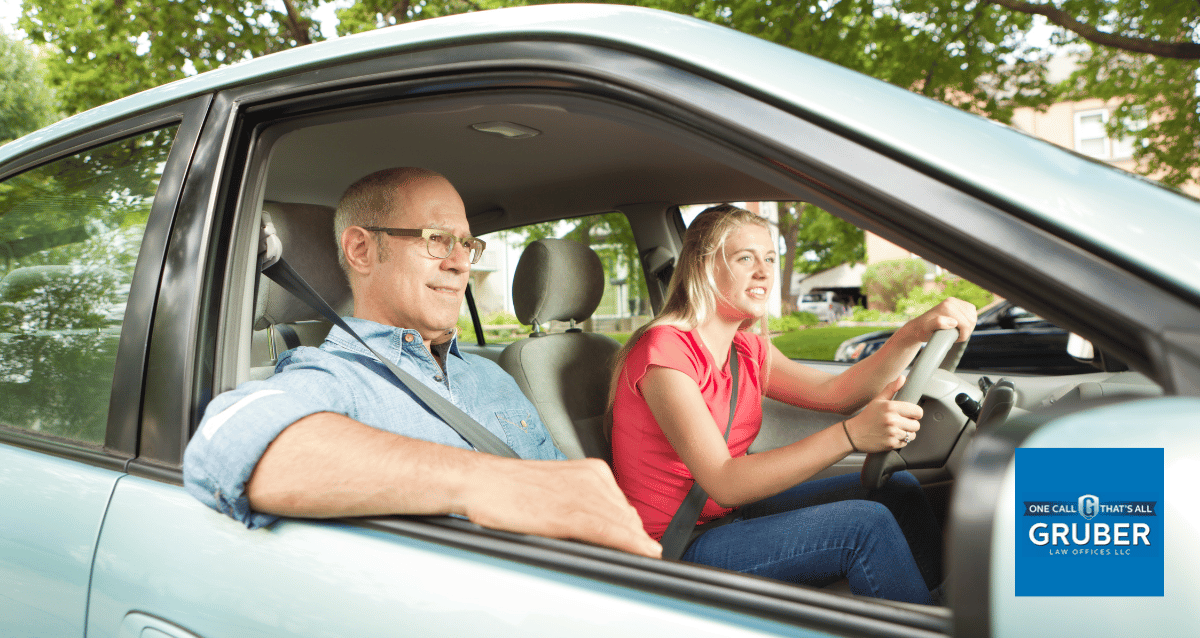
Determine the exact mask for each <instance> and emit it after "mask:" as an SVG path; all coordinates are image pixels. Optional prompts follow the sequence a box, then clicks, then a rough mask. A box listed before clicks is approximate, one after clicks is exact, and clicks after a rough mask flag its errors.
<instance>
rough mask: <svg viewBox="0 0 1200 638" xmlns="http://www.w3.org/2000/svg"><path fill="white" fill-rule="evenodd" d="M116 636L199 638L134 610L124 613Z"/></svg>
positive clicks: (130, 637) (135, 637)
mask: <svg viewBox="0 0 1200 638" xmlns="http://www.w3.org/2000/svg"><path fill="white" fill-rule="evenodd" d="M117 636H118V638H200V636H198V635H196V634H194V633H192V632H190V631H188V630H186V629H184V628H182V627H179V626H178V625H175V624H173V623H169V622H167V621H165V620H163V619H161V618H155V617H154V616H151V615H149V614H144V613H142V612H138V611H134V612H130V613H128V614H125V619H124V620H122V621H121V627H120V629H119V630H118V631H117Z"/></svg>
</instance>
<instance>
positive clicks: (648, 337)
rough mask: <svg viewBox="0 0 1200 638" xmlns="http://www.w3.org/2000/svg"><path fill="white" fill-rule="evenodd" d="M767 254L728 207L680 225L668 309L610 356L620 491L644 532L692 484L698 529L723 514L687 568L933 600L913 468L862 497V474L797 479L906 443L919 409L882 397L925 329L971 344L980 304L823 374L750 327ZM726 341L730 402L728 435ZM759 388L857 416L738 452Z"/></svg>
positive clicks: (931, 542)
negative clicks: (948, 332) (704, 497)
mask: <svg viewBox="0 0 1200 638" xmlns="http://www.w3.org/2000/svg"><path fill="white" fill-rule="evenodd" d="M774 247H775V242H774V240H773V239H772V236H771V232H770V227H769V226H768V224H767V222H766V220H764V219H762V218H760V217H758V216H757V215H754V214H753V213H750V212H748V211H745V210H742V209H740V208H736V207H733V206H729V205H723V206H716V207H713V208H709V209H708V210H705V211H704V212H703V213H701V214H700V215H699V216H698V217H696V219H695V221H693V223H692V225H691V227H690V228H688V231H687V233H686V235H685V237H684V245H683V252H682V256H681V258H680V262H679V266H678V268H677V269H676V271H675V274H674V276H673V277H672V280H671V285H670V288H669V290H668V292H667V301H666V304H665V307H664V309H663V312H662V313H661V314H659V315H658V316H657V317H656V318H655V319H654V320H653V321H651V322H650V323H649V324H647V325H646V326H645V327H643V328H642V329H640V330H639V331H637V332H636V333H634V335H633V336H632V337H631V338H630V340H629V342H628V343H627V344H626V345H625V347H624V348H622V350H621V351H620V352H619V353H618V355H617V362H616V363H617V365H616V371H615V373H614V378H613V385H612V389H611V392H610V394H609V397H610V402H611V403H612V405H613V430H612V444H613V466H614V470H615V473H616V477H617V482H618V484H619V485H620V486H621V488H622V489H623V490H624V491H625V495H626V496H627V497H628V498H629V500H630V502H631V503H632V504H633V505H634V507H635V508H637V510H638V513H639V514H640V515H641V517H642V522H643V524H644V525H645V527H646V531H647V532H648V533H649V534H650V535H651V536H653V537H655V538H661V536H662V534H663V532H664V531H665V530H666V528H667V524H668V523H669V522H670V520H671V517H672V516H674V515H675V512H676V511H677V510H678V509H679V506H680V504H681V502H682V501H683V499H684V496H685V495H686V494H687V492H688V490H689V489H690V488H691V485H692V483H693V481H695V482H698V483H699V485H700V486H701V487H702V488H704V490H705V491H706V492H707V493H708V495H709V500H708V501H707V503H706V504H705V506H704V508H703V510H702V511H701V513H700V516H699V520H698V521H697V522H698V523H700V524H704V523H708V522H710V521H715V520H717V519H725V520H728V519H732V522H729V523H727V524H722V525H719V526H717V525H713V526H710V527H711V529H708V530H707V531H704V533H702V534H701V535H700V536H699V537H698V538H696V540H695V541H694V542H692V543H691V545H690V546H689V547H688V549H687V550H686V552H685V553H684V555H683V560H685V561H690V562H696V563H702V564H706V565H713V566H717V567H723V568H726V569H731V570H735V571H740V572H746V573H752V574H758V575H761V576H768V577H772V578H777V579H780V580H785V581H790V582H795V583H804V584H808V585H813V586H818V587H820V586H823V585H827V584H829V583H832V582H835V581H837V580H840V579H842V578H848V579H849V582H850V589H851V591H852V592H854V593H855V594H859V595H864V596H873V597H881V598H888V599H892V600H899V601H905V602H914V603H929V602H930V601H931V598H930V590H931V589H934V588H936V587H937V586H938V584H939V583H940V581H941V534H940V531H939V529H938V525H937V522H936V520H935V519H934V517H933V515H932V513H931V511H930V509H929V505H928V502H927V501H926V500H925V497H924V494H923V492H922V491H921V488H920V485H919V484H918V483H917V481H916V479H915V478H913V476H912V475H911V474H908V473H906V472H901V473H897V474H895V475H893V477H892V478H891V480H890V481H889V482H888V483H887V484H886V485H885V486H884V487H883V488H881V489H879V490H874V491H872V492H867V491H866V490H864V489H863V488H862V487H861V485H860V481H859V477H858V474H851V475H844V476H840V477H836V478H830V479H824V480H819V481H813V482H810V483H804V481H805V480H807V479H808V478H810V477H812V476H813V475H814V474H816V473H817V472H819V471H821V470H823V469H825V468H827V467H829V466H831V465H833V464H834V463H836V462H837V461H839V460H840V459H842V458H844V457H845V456H846V455H848V454H850V453H851V452H854V451H860V452H881V451H885V450H891V449H896V448H900V447H903V446H904V445H906V444H907V443H909V442H911V441H912V440H913V439H914V438H915V437H916V436H917V430H918V428H919V421H918V419H919V418H920V417H921V408H919V407H917V406H915V405H912V404H909V403H900V402H895V401H891V397H892V395H893V394H894V393H895V392H896V390H897V389H898V388H899V387H900V386H901V385H902V384H903V383H904V379H903V377H902V376H901V372H902V371H903V370H904V369H905V368H906V367H907V366H908V365H909V364H910V363H911V362H912V360H913V358H914V357H915V356H916V354H917V352H918V351H919V350H920V346H921V343H922V342H924V341H927V340H928V339H929V337H930V335H931V334H932V333H933V332H934V331H935V330H938V329H942V328H957V329H958V331H959V340H960V341H961V340H965V339H967V337H968V336H969V335H970V333H971V330H972V329H973V328H974V326H975V308H974V306H972V305H971V304H968V303H965V302H962V301H959V300H957V299H950V300H947V301H946V302H943V303H942V304H940V305H939V306H937V307H936V308H934V309H933V310H931V311H929V312H927V313H925V314H924V315H922V316H920V317H918V318H916V319H914V320H912V321H910V322H909V323H908V324H906V325H905V326H903V327H902V328H900V329H899V330H897V331H896V333H895V334H894V335H893V336H892V337H891V338H890V339H888V341H887V343H886V344H885V345H884V346H883V347H882V348H881V349H880V350H879V351H878V352H876V353H875V354H873V355H872V356H870V357H868V358H867V359H864V360H863V361H860V362H859V363H857V364H855V365H854V366H852V367H851V368H849V369H847V370H846V371H845V372H843V373H842V374H840V375H837V376H833V375H829V374H826V373H823V372H820V371H818V370H814V369H812V368H809V367H807V366H805V365H802V364H800V363H797V362H795V361H792V360H790V359H788V358H787V357H786V356H784V355H783V354H782V353H781V352H779V350H778V349H776V348H775V346H774V345H772V344H771V342H770V341H769V340H768V339H767V338H766V337H764V336H762V335H760V334H754V333H752V332H750V331H748V330H747V328H749V327H750V326H751V325H753V324H754V323H756V322H757V323H760V324H761V323H762V321H763V319H764V317H765V316H766V312H767V300H768V297H769V293H770V291H771V287H772V286H773V285H774V279H775V272H776V270H777V268H776V265H775V261H776V253H775V248H774ZM731 344H732V347H733V348H734V349H735V350H736V351H737V357H738V368H739V374H738V375H737V377H738V394H737V404H736V414H735V416H734V418H733V420H732V426H731V428H730V432H729V436H728V441H726V439H725V437H724V433H725V430H726V427H727V425H729V422H730V417H729V402H730V397H731V394H732V383H733V381H732V375H731V373H730V368H729V361H728V360H729V354H730V346H731ZM764 395H765V396H768V397H771V398H774V399H778V400H780V401H783V402H786V403H790V404H792V405H797V406H800V407H803V408H809V409H815V410H824V411H830V412H837V413H841V414H855V413H856V412H857V413H856V414H855V416H852V417H849V418H846V419H844V420H842V421H839V422H838V423H837V424H835V425H832V426H830V427H828V428H826V429H824V430H821V431H819V432H817V433H815V434H813V435H811V436H809V437H807V438H805V439H803V440H801V441H798V442H796V443H793V444H791V445H788V446H786V447H782V448H779V449H775V450H771V451H769V452H763V453H760V454H754V455H747V454H746V450H747V449H748V448H749V447H750V444H751V443H752V442H753V441H754V437H755V436H756V435H757V434H758V430H759V427H760V426H761V423H762V397H763V396H764ZM701 529H703V528H701Z"/></svg>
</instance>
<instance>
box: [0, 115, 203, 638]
mask: <svg viewBox="0 0 1200 638" xmlns="http://www.w3.org/2000/svg"><path fill="white" fill-rule="evenodd" d="M200 102H203V100H201V101H200ZM202 110H203V105H202V103H196V102H193V103H189V104H184V105H178V106H174V107H168V108H165V109H159V110H157V111H154V112H151V113H143V114H140V115H138V116H136V117H132V118H130V119H128V120H124V121H119V122H117V123H113V124H109V125H107V126H99V127H96V126H93V127H92V128H91V130H88V129H87V128H86V127H85V128H84V129H83V131H82V132H78V133H76V134H74V135H69V136H64V137H62V138H59V139H56V140H54V141H51V142H43V143H42V145H41V146H40V147H37V148H34V149H33V150H31V151H29V152H28V153H27V154H25V155H23V156H20V157H19V158H17V159H15V160H11V161H9V162H8V163H6V164H5V165H4V166H0V255H2V257H0V344H2V346H0V502H2V503H3V504H4V505H3V510H4V513H3V516H2V517H0V634H3V635H6V636H49V635H55V636H82V635H84V634H85V633H86V632H85V617H86V616H85V615H86V612H87V602H88V591H89V581H90V576H91V570H92V560H93V555H94V549H95V546H96V541H97V538H98V537H99V534H100V530H101V527H102V521H103V518H104V513H105V510H106V508H107V506H108V502H109V498H110V496H111V493H112V490H113V487H114V486H115V485H116V483H117V482H118V481H119V480H120V479H121V477H122V476H123V468H124V466H125V464H126V463H127V462H128V461H129V459H131V458H132V457H133V456H134V454H135V452H136V434H137V431H136V428H137V423H138V413H139V406H140V402H141V379H142V368H143V364H144V353H145V347H146V337H147V332H148V328H149V313H148V310H149V309H150V308H152V306H153V300H154V296H155V294H156V291H157V280H158V276H159V272H160V270H161V260H162V252H163V246H164V243H165V237H166V229H167V228H168V227H169V224H170V217H171V214H172V212H173V208H174V202H173V201H172V196H173V195H174V194H177V192H178V190H177V189H178V185H179V182H180V181H181V178H182V170H183V168H185V167H186V164H187V160H188V158H189V156H190V153H191V147H192V144H193V143H194V141H195V134H196V132H197V129H198V126H197V124H198V117H199V116H200V115H201V114H202ZM189 115H190V118H191V121H190V123H189V124H190V125H184V124H183V122H184V121H185V120H188V118H189ZM63 128H68V129H69V128H70V125H66V126H64V127H63ZM35 143H36V142H35Z"/></svg>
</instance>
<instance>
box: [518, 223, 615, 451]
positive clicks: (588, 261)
mask: <svg viewBox="0 0 1200 638" xmlns="http://www.w3.org/2000/svg"><path fill="white" fill-rule="evenodd" d="M603 294H604V267H603V265H601V263H600V258H599V257H598V256H597V255H596V253H595V252H594V251H592V249H591V248H588V247H587V246H584V245H582V244H579V243H576V242H573V241H569V240H565V239H540V240H538V241H535V242H533V243H531V244H530V245H529V246H528V247H527V248H526V249H525V252H524V253H523V254H522V255H521V259H520V261H518V262H517V269H516V271H515V272H514V274H513V309H514V310H515V311H516V315H517V319H518V320H520V322H521V323H523V324H526V325H531V326H533V333H532V334H531V335H529V337H528V338H526V339H523V340H521V341H517V342H515V343H513V344H511V345H509V346H508V347H507V348H505V349H504V351H503V352H502V353H501V354H500V366H501V367H503V368H504V370H505V371H507V372H508V373H509V374H510V375H512V376H513V378H514V379H516V381H517V385H518V386H520V388H521V390H522V391H523V392H524V393H525V396H527V397H529V400H530V401H532V402H533V404H534V405H535V406H536V407H537V410H538V413H539V414H540V415H541V417H542V422H543V423H545V425H546V428H547V429H548V430H549V431H550V435H551V436H552V437H553V438H554V443H555V444H556V445H557V446H558V449H560V450H562V451H563V453H564V454H566V455H567V458H571V459H580V458H584V457H593V458H601V459H604V460H605V461H606V462H609V463H611V462H612V451H611V446H610V445H609V442H608V437H607V436H605V433H604V421H605V418H606V415H607V412H608V384H609V377H610V374H611V363H612V358H613V355H614V354H616V352H617V350H619V349H620V347H621V344H619V343H617V342H616V341H615V340H613V339H612V338H611V337H609V336H607V335H603V334H597V333H592V332H583V331H582V330H580V329H579V328H578V327H576V326H575V323H576V322H580V321H584V320H586V319H587V318H588V317H591V316H592V313H594V312H595V311H596V307H597V306H598V305H600V298H601V297H602V296H603ZM550 321H569V322H571V327H570V328H569V329H568V330H567V331H566V332H564V333H555V334H548V333H546V332H543V331H542V330H541V324H543V323H546V322H550Z"/></svg>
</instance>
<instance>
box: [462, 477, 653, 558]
mask: <svg viewBox="0 0 1200 638" xmlns="http://www.w3.org/2000/svg"><path fill="white" fill-rule="evenodd" d="M487 461H488V462H486V463H481V464H479V468H478V470H477V474H476V475H475V476H469V477H466V479H467V480H466V481H465V483H464V485H463V486H462V494H461V499H460V501H459V502H456V503H455V504H454V507H453V509H454V510H455V511H458V512H460V513H462V514H463V515H465V516H466V517H467V518H469V519H470V520H471V521H472V522H474V523H478V524H480V525H483V526H484V527H491V528H494V529H501V530H507V531H512V532H519V533H523V534H536V535H538V536H548V537H550V538H566V539H572V540H579V541H583V542H586V543H591V544H593V545H602V546H605V547H612V548H615V549H620V550H623V551H626V552H629V553H632V554H641V555H642V556H649V557H651V558H660V557H661V556H662V546H661V545H659V544H658V543H657V542H655V541H654V539H652V538H650V536H649V535H647V534H646V532H645V530H644V529H643V528H642V520H641V518H640V517H639V516H638V513H637V510H635V509H634V508H633V506H632V505H630V504H629V501H627V500H626V499H625V494H624V493H622V492H621V489H620V488H619V487H617V482H616V480H615V479H614V478H613V474H612V470H611V469H609V467H608V465H606V464H605V463H604V462H603V461H601V460H599V459H582V460H578V461H515V460H512V459H501V458H494V459H493V458H487Z"/></svg>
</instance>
